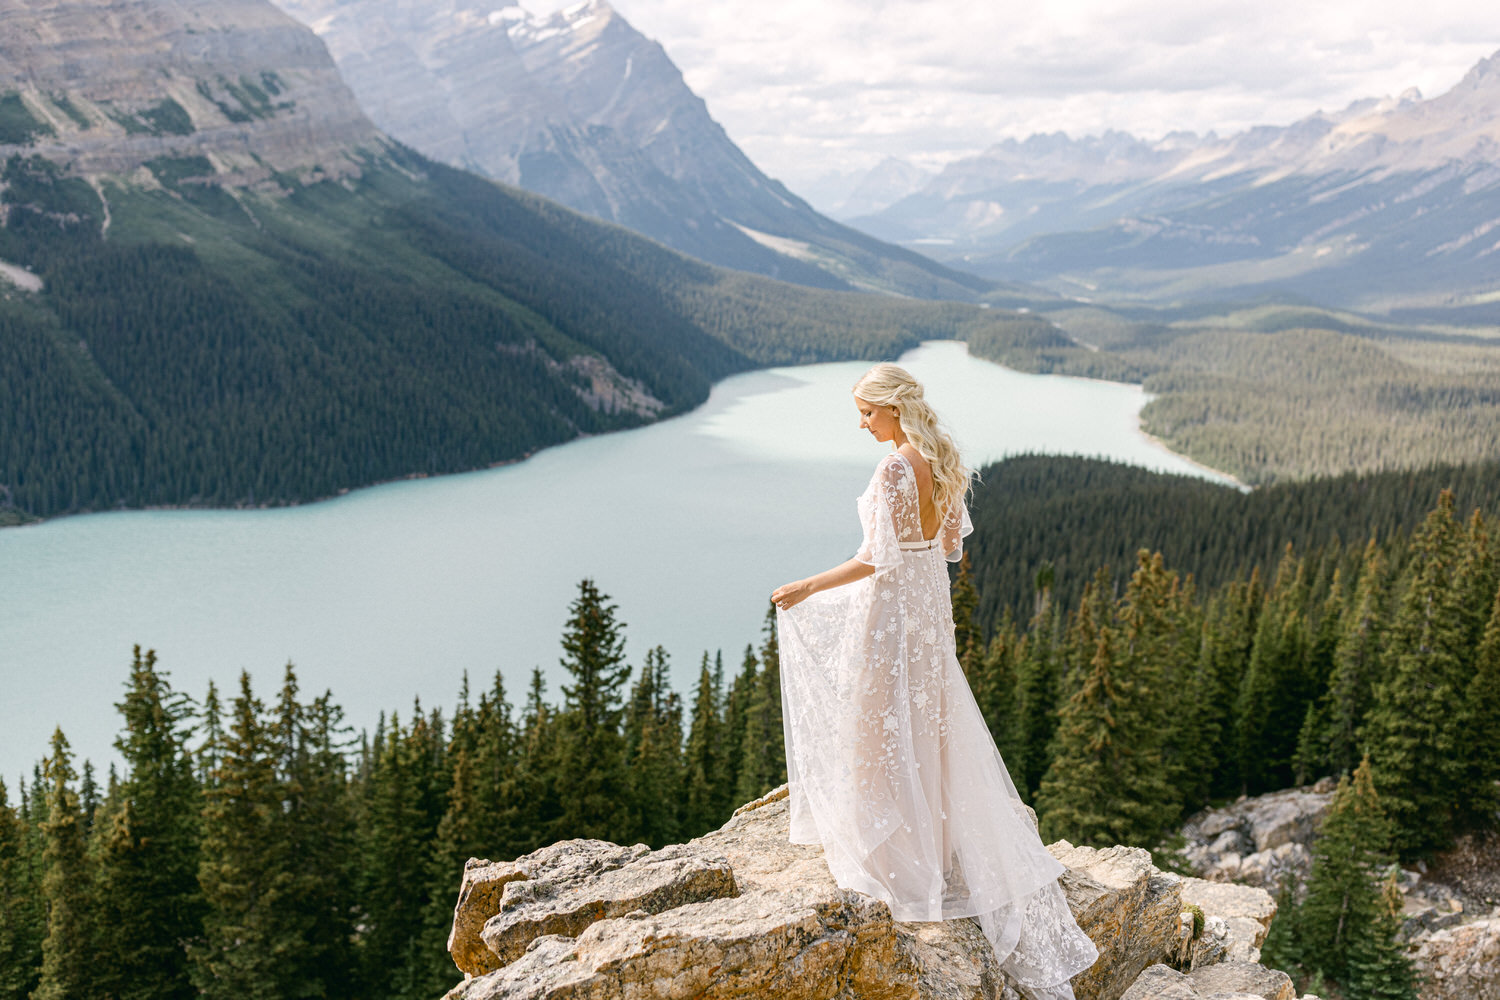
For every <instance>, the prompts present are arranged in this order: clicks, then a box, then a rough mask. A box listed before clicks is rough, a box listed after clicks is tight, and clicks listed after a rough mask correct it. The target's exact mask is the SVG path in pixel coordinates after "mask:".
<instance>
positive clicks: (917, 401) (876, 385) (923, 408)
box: [854, 363, 974, 517]
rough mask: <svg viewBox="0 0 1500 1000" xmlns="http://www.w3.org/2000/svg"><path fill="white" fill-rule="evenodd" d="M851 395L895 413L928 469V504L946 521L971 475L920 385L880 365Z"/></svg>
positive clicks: (897, 370) (893, 367) (891, 367)
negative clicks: (929, 470) (930, 501)
mask: <svg viewBox="0 0 1500 1000" xmlns="http://www.w3.org/2000/svg"><path fill="white" fill-rule="evenodd" d="M854 395H855V397H856V398H858V399H862V400H864V401H865V402H866V403H878V404H879V405H881V406H889V407H892V408H894V409H895V411H896V419H897V420H899V421H900V422H901V431H902V433H904V434H905V435H906V439H907V440H908V441H910V442H911V443H912V444H913V445H915V446H916V449H917V451H918V452H920V453H921V455H922V457H923V458H925V459H927V464H928V465H929V466H931V467H932V503H933V506H934V507H936V508H937V509H938V511H939V513H941V514H942V515H943V516H945V517H946V516H947V514H948V510H949V508H950V507H952V506H953V504H954V503H956V502H957V501H959V500H960V499H962V498H963V496H964V495H965V494H967V493H968V492H969V486H970V483H971V481H972V479H973V475H974V473H973V471H972V470H971V469H970V468H969V467H968V466H967V465H964V463H963V458H962V457H961V456H960V455H959V453H958V446H957V445H955V444H954V443H953V439H952V438H951V437H949V436H948V432H947V430H945V429H944V428H943V425H942V422H941V421H939V420H938V415H937V413H936V412H934V411H933V409H932V406H931V405H930V404H929V403H928V402H927V400H926V399H925V398H923V395H922V383H920V382H918V381H917V380H916V379H914V378H912V377H911V373H910V372H908V371H907V370H906V369H905V368H902V367H901V366H900V365H893V364H889V363H881V364H878V365H876V366H875V367H874V368H871V369H870V370H869V371H867V372H865V373H864V375H862V376H861V377H860V380H859V381H858V382H856V383H854Z"/></svg>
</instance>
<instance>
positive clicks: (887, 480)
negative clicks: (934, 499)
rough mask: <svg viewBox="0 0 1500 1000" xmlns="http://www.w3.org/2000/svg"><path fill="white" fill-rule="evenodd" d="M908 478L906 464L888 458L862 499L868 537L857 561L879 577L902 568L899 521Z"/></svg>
mask: <svg viewBox="0 0 1500 1000" xmlns="http://www.w3.org/2000/svg"><path fill="white" fill-rule="evenodd" d="M908 475H910V473H909V472H908V471H907V465H906V463H905V462H902V461H900V460H899V459H896V458H895V456H891V457H888V458H886V459H885V460H884V461H882V462H881V463H880V467H879V468H877V469H876V470H875V476H874V478H872V479H871V480H870V485H869V486H867V487H866V488H865V491H864V493H863V494H861V495H860V498H859V521H860V526H861V527H862V528H863V529H864V534H865V537H864V542H863V544H861V545H860V547H859V551H858V552H856V553H855V554H854V558H856V559H858V560H859V561H860V562H862V563H869V564H870V565H871V566H874V567H875V572H877V573H879V572H880V571H881V570H887V569H891V568H893V567H896V566H899V565H901V546H900V545H899V544H898V543H899V541H900V538H899V535H898V532H897V528H896V518H897V515H898V511H899V510H900V509H901V504H902V503H903V501H904V499H905V493H904V491H905V489H906V478H907V476H908Z"/></svg>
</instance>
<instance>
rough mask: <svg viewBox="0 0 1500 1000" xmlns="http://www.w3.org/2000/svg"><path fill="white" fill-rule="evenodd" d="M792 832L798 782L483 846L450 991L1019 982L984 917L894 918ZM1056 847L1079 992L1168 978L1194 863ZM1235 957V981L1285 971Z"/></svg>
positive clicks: (967, 988)
mask: <svg viewBox="0 0 1500 1000" xmlns="http://www.w3.org/2000/svg"><path fill="white" fill-rule="evenodd" d="M788 835H789V814H788V808H787V802H786V791H785V789H784V788H782V789H778V790H777V791H776V792H773V793H772V794H771V795H769V796H767V797H766V798H764V799H761V800H758V801H757V802H754V803H751V804H749V805H748V806H746V807H743V808H742V809H741V810H740V811H739V812H737V813H736V814H735V816H734V818H733V819H731V820H730V821H729V822H728V823H727V824H725V825H724V827H723V828H721V829H719V830H716V831H714V832H712V833H709V834H707V835H706V836H703V837H700V838H698V839H697V840H694V841H692V842H691V843H689V844H685V845H675V846H673V847H668V848H665V849H663V850H661V851H655V852H653V851H649V850H647V849H646V848H645V847H644V846H640V845H637V846H635V847H619V846H617V845H612V844H606V843H603V842H599V841H566V842H563V843H560V844H555V845H553V846H551V847H548V848H545V849H543V850H541V851H538V852H535V853H534V854H531V855H527V856H526V857H524V858H520V859H518V860H516V861H515V862H505V863H491V862H487V861H471V862H470V863H469V865H468V866H467V867H466V869H465V872H464V880H463V886H462V889H461V891H460V897H459V901H458V905H457V907H456V909H455V914H454V930H453V934H452V936H451V938H450V950H451V951H452V954H453V957H454V960H455V962H456V963H457V965H458V966H459V968H460V969H461V970H462V971H463V972H464V973H465V979H464V981H463V982H462V983H460V984H459V985H458V986H456V987H455V988H454V989H453V990H452V991H451V992H450V994H449V998H450V1000H499V998H502V997H503V998H506V1000H552V998H562V997H582V996H587V997H589V998H590V1000H626V998H630V1000H646V998H649V1000H675V998H682V1000H689V998H694V1000H696V998H702V1000H718V998H723V1000H727V998H730V997H734V998H757V997H764V998H767V1000H770V998H776V1000H835V998H838V1000H1018V998H1019V994H1018V993H1017V992H1016V991H1015V989H1014V988H1013V987H1012V986H1011V985H1010V984H1008V983H1007V982H1006V979H1005V976H1004V974H1003V973H1002V972H1001V970H1000V968H999V966H998V963H997V962H996V961H995V957H994V954H993V952H992V951H991V949H990V947H989V944H988V942H987V941H986V940H985V939H984V937H983V935H982V934H981V932H980V931H979V928H978V927H977V925H975V923H974V922H973V921H971V920H952V921H946V922H942V923H903V922H899V921H896V920H893V919H892V917H891V913H890V909H889V908H888V907H887V906H886V905H885V904H884V903H881V902H878V901H876V900H874V899H872V898H870V897H868V896H864V895H862V894H860V893H857V892H853V891H850V890H845V889H841V888H839V887H838V885H837V884H836V883H835V882H834V881H833V877H832V876H831V875H830V874H829V871H828V866H827V864H826V863H825V862H824V860H823V854H822V850H821V848H818V847H811V846H805V845H796V844H792V843H790V842H789V839H788ZM1050 849H1051V851H1052V853H1053V855H1054V856H1055V857H1057V858H1058V859H1059V860H1060V861H1062V862H1063V864H1064V865H1065V866H1067V872H1066V874H1065V875H1064V876H1063V879H1062V885H1063V889H1064V891H1065V893H1066V895H1067V898H1068V902H1069V905H1070V907H1071V908H1072V910H1073V912H1074V915H1075V917H1076V918H1077V919H1078V921H1079V924H1080V926H1081V927H1082V928H1083V929H1084V930H1085V931H1086V932H1087V933H1088V934H1089V936H1090V937H1091V938H1093V940H1094V942H1095V943H1096V944H1097V945H1098V946H1099V949H1100V954H1101V958H1100V960H1099V962H1098V963H1096V964H1095V966H1094V967H1093V968H1092V969H1090V970H1088V971H1087V972H1085V973H1084V974H1082V975H1080V976H1079V977H1077V978H1076V979H1075V981H1074V987H1075V990H1076V992H1077V995H1078V998H1079V1000H1118V998H1119V997H1121V996H1125V995H1130V996H1133V997H1136V998H1137V1000H1142V998H1145V997H1150V996H1154V995H1155V994H1152V993H1149V992H1140V991H1139V990H1137V992H1136V993H1130V992H1129V991H1131V990H1132V989H1135V988H1136V987H1137V986H1138V985H1140V984H1141V981H1142V979H1143V972H1145V971H1146V970H1150V969H1152V968H1154V967H1157V966H1158V963H1162V962H1164V961H1167V960H1168V959H1169V958H1170V957H1171V956H1172V955H1173V954H1174V953H1176V952H1178V951H1179V941H1178V937H1179V933H1180V929H1181V927H1182V915H1183V903H1182V899H1181V893H1182V880H1181V879H1179V878H1178V877H1177V876H1175V875H1171V874H1168V873H1164V872H1162V871H1160V870H1158V869H1157V868H1156V867H1155V866H1154V865H1152V863H1151V856H1150V854H1148V853H1147V852H1146V851H1144V850H1141V849H1139V848H1128V847H1115V848H1108V849H1104V850H1095V849H1092V848H1087V847H1074V846H1072V845H1070V844H1067V843H1066V842H1059V843H1058V844H1054V845H1052V847H1051V848H1050ZM1262 895H1264V894H1262ZM1220 902H1221V899H1220V897H1210V898H1206V899H1205V903H1206V905H1207V906H1210V907H1212V906H1215V905H1218V904H1219V903H1220ZM1226 909H1227V910H1228V911H1232V912H1236V913H1237V912H1240V911H1242V910H1245V909H1246V905H1245V902H1244V901H1243V900H1239V901H1237V905H1236V906H1235V907H1227V908H1226ZM1262 909H1264V907H1262ZM1272 909H1273V910H1274V907H1272ZM1213 919H1216V920H1218V921H1219V922H1220V923H1225V922H1226V920H1225V918H1223V917H1219V916H1215V917H1214V918H1213ZM1188 925H1189V927H1191V925H1192V920H1191V917H1189V920H1188ZM1233 966H1234V969H1235V970H1238V971H1236V975H1238V976H1239V977H1240V978H1239V979H1236V981H1237V982H1238V981H1244V982H1252V981H1254V982H1260V981H1262V980H1265V979H1266V978H1267V977H1271V978H1274V976H1275V975H1279V974H1273V973H1271V972H1269V970H1265V969H1262V968H1261V967H1260V966H1258V965H1253V964H1251V963H1233ZM1239 966H1244V968H1243V969H1240V968H1239ZM1209 967H1210V966H1209V964H1208V963H1207V962H1206V961H1205V962H1204V963H1200V966H1199V967H1197V968H1193V969H1192V970H1191V971H1190V973H1189V974H1188V975H1189V976H1198V977H1200V978H1202V977H1203V976H1205V975H1206V973H1205V971H1204V970H1205V969H1207V968H1209ZM1253 970H1259V975H1260V976H1261V978H1260V979H1254V977H1253V976H1252V974H1251V973H1252V971H1253ZM1168 971H1170V970H1168ZM1174 975H1175V973H1174ZM1246 977H1249V978H1246ZM1282 979H1283V980H1284V979H1285V977H1284V976H1282ZM1190 981H1193V982H1196V980H1190ZM1214 982H1217V980H1214ZM1147 985H1149V984H1147ZM1145 988H1146V986H1141V989H1145ZM1215 989H1217V987H1215ZM1183 995H1184V996H1200V995H1201V996H1209V995H1210V994H1208V993H1201V994H1200V993H1193V994H1183ZM1215 995H1217V994H1215ZM1255 995H1265V996H1267V997H1276V998H1277V1000H1281V998H1280V995H1279V994H1271V993H1265V994H1255Z"/></svg>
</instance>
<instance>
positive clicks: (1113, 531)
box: [969, 455, 1500, 628]
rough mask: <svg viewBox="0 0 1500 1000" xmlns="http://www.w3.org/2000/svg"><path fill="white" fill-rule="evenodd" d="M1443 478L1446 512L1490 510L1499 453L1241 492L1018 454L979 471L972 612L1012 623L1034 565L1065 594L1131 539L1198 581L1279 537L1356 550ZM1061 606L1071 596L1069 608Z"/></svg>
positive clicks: (1415, 519) (1131, 546)
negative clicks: (1469, 461) (1452, 507)
mask: <svg viewBox="0 0 1500 1000" xmlns="http://www.w3.org/2000/svg"><path fill="white" fill-rule="evenodd" d="M1444 489H1449V490H1452V491H1453V495H1454V502H1455V504H1456V506H1457V507H1458V509H1459V510H1463V511H1467V510H1473V509H1474V508H1476V507H1478V508H1481V509H1483V510H1489V511H1493V510H1500V461H1490V462H1483V463H1480V464H1476V465H1433V466H1428V467H1427V468H1423V469H1416V470H1410V471H1401V472H1380V473H1373V474H1367V475H1358V474H1355V473H1348V474H1345V475H1341V476H1333V477H1329V478H1321V479H1310V480H1305V481H1297V482H1285V483H1277V484H1274V485H1271V486H1264V487H1261V488H1260V489H1257V490H1254V491H1252V492H1248V493H1245V492H1241V491H1239V490H1236V489H1233V488H1231V487H1227V486H1220V485H1218V484H1215V483H1211V482H1208V481H1205V480H1202V479H1196V478H1193V477H1190V476H1173V475H1165V474H1162V473H1157V472H1149V471H1147V470H1145V469H1141V468H1138V467H1135V466H1130V465H1122V464H1119V463H1117V462H1107V461H1100V460H1097V459H1086V458H1066V457H1056V456H1040V455H1031V456H1024V457H1020V458H1013V459H1008V460H1006V461H1004V462H997V463H995V464H993V465H990V466H987V467H985V468H984V469H982V470H981V481H980V483H979V485H977V486H976V487H975V490H974V497H973V503H972V505H971V507H972V511H971V512H972V515H973V519H974V528H975V531H974V535H973V536H972V538H971V539H970V541H969V553H970V557H971V560H972V566H973V574H974V581H975V585H976V587H977V589H978V591H979V593H980V595H981V597H980V603H979V606H978V608H977V610H976V617H977V619H978V621H979V622H980V623H981V624H982V625H983V626H984V627H986V628H989V627H993V625H994V624H995V622H997V621H998V620H999V618H1000V616H1001V615H1002V614H1003V613H1005V612H1006V611H1009V612H1010V613H1011V614H1012V615H1014V616H1016V617H1017V618H1019V619H1022V620H1024V619H1025V618H1026V617H1028V616H1029V615H1030V614H1031V611H1032V608H1033V605H1034V603H1035V600H1036V589H1037V583H1038V574H1039V573H1041V574H1043V579H1044V580H1050V581H1051V583H1050V587H1051V589H1052V593H1053V594H1054V595H1056V599H1059V600H1063V601H1064V602H1067V601H1071V600H1073V599H1074V598H1075V596H1076V595H1078V594H1079V593H1080V592H1081V591H1082V589H1083V586H1084V584H1086V583H1087V582H1088V580H1089V578H1090V577H1091V576H1092V575H1093V573H1094V571H1095V570H1096V569H1098V568H1099V567H1101V566H1107V567H1109V569H1110V570H1111V571H1112V572H1113V573H1116V574H1124V573H1126V572H1128V571H1129V570H1130V569H1131V568H1132V567H1133V566H1134V565H1135V559H1136V553H1137V552H1138V551H1139V550H1141V549H1149V550H1151V551H1153V552H1160V553H1162V554H1163V556H1164V557H1165V558H1166V560H1167V564H1168V565H1170V566H1171V567H1172V568H1173V569H1175V570H1177V571H1178V572H1180V573H1182V574H1184V575H1191V576H1192V577H1193V579H1194V581H1195V583H1196V584H1197V586H1198V587H1199V588H1200V589H1209V588H1216V587H1219V586H1221V585H1223V584H1225V583H1228V582H1229V581H1230V580H1233V579H1236V578H1239V579H1245V578H1248V577H1249V575H1250V571H1251V570H1252V568H1254V567H1256V566H1261V567H1263V568H1266V569H1269V567H1271V566H1274V565H1275V564H1276V561H1277V560H1278V559H1279V558H1280V555H1281V552H1282V550H1283V549H1284V548H1285V547H1286V546H1287V545H1291V546H1292V547H1293V548H1294V549H1295V550H1296V551H1298V552H1307V551H1309V550H1311V549H1319V550H1322V549H1328V550H1330V551H1337V550H1339V549H1344V550H1347V551H1357V550H1359V549H1361V548H1363V546H1364V543H1365V542H1366V541H1368V540H1369V539H1370V538H1372V537H1379V538H1388V539H1395V538H1400V537H1402V536H1404V535H1406V534H1409V533H1410V532H1411V531H1412V530H1413V529H1415V528H1416V527H1417V525H1419V524H1420V523H1421V522H1422V518H1423V516H1425V514H1426V512H1427V510H1428V509H1429V508H1430V507H1431V505H1432V503H1433V501H1434V500H1435V498H1436V497H1437V495H1438V493H1440V492H1441V491H1442V490H1444ZM1070 606H1071V605H1070Z"/></svg>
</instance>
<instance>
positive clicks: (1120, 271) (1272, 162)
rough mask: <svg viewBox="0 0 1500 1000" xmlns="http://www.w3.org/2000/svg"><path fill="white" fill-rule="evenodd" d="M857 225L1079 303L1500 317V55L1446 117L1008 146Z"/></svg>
mask: <svg viewBox="0 0 1500 1000" xmlns="http://www.w3.org/2000/svg"><path fill="white" fill-rule="evenodd" d="M855 223H856V224H857V225H859V226H861V227H862V228H865V229H868V230H869V231H871V232H873V233H875V234H876V235H879V236H882V237H884V238H886V239H891V240H893V241H897V242H904V243H908V244H912V245H921V246H922V247H924V249H928V250H929V251H930V252H933V253H935V254H936V255H938V256H940V257H942V258H943V259H946V260H949V261H950V262H953V263H959V262H961V263H962V264H963V266H966V267H968V268H970V269H972V270H974V271H975V272H976V273H978V274H982V275H985V276H987V277H992V278H1007V279H1012V280H1024V281H1035V282H1038V283H1042V284H1046V285H1048V286H1049V287H1052V288H1054V289H1057V290H1068V291H1070V292H1071V293H1073V294H1078V295H1095V294H1097V295H1099V296H1103V297H1116V298H1120V297H1125V298H1143V299H1148V300H1158V301H1161V300H1176V301H1181V300H1191V299H1195V298H1204V297H1209V298H1226V297H1253V296H1263V295H1267V294H1270V295H1293V296H1304V297H1307V298H1310V299H1312V300H1315V301H1318V302H1321V303H1324V304H1327V305H1335V306H1342V307H1348V308H1355V309H1361V310H1365V311H1373V312H1389V313H1393V314H1398V315H1401V316H1403V317H1419V316H1442V317H1444V318H1450V319H1453V318H1459V319H1462V318H1478V319H1483V318H1486V317H1490V316H1492V315H1495V316H1500V313H1495V312H1494V306H1493V304H1492V300H1493V295H1492V293H1493V291H1494V285H1495V279H1496V277H1497V275H1500V255H1497V252H1500V244H1497V243H1496V242H1495V241H1496V239H1497V238H1500V232H1497V231H1496V230H1497V229H1500V54H1497V55H1496V56H1494V57H1491V58H1489V59H1486V60H1483V61H1481V62H1480V63H1479V64H1478V65H1476V66H1475V67H1474V68H1473V69H1472V70H1471V71H1470V72H1469V74H1468V75H1467V76H1466V77H1465V78H1464V79H1463V81H1462V82H1460V83H1459V84H1458V85H1457V86H1456V87H1454V88H1453V89H1452V90H1451V91H1449V92H1448V93H1446V94H1443V95H1441V96H1439V97H1436V98H1433V99H1431V100H1424V99H1422V97H1421V95H1420V94H1418V93H1417V92H1415V91H1408V92H1406V93H1404V94H1402V95H1401V96H1399V97H1397V98H1390V99H1385V100H1378V101H1377V100H1365V101H1360V102H1356V103H1355V104H1353V105H1350V106H1349V107H1348V108H1345V109H1344V110H1343V111H1340V112H1337V113H1333V114H1323V113H1319V114H1315V115H1312V116H1310V117H1308V118H1306V119H1303V120H1302V121H1299V122H1296V123H1294V124H1292V125H1289V126H1286V127H1269V126H1267V127H1259V128H1254V129H1250V130H1248V131H1246V132H1242V133H1238V134H1236V135H1232V136H1228V137H1224V138H1221V137H1218V136H1216V135H1213V134H1209V135H1207V136H1198V135H1193V134H1190V133H1177V134H1173V135H1169V136H1167V137H1166V138H1164V139H1162V140H1160V141H1157V142H1147V141H1144V140H1140V139H1137V138H1135V137H1132V136H1129V135H1124V134H1121V133H1108V134H1105V135H1103V136H1097V137H1089V138H1084V139H1070V138H1068V137H1067V136H1063V135H1056V134H1054V135H1042V136H1033V137H1031V138H1029V139H1027V140H1024V141H1007V142H1004V143H1001V144H998V145H996V146H994V147H992V148H991V149H989V150H987V151H986V152H985V153H984V154H982V155H980V156H976V157H972V158H969V159H966V160H962V161H959V162H957V163H954V164H951V165H950V166H949V167H947V168H946V169H945V170H944V171H943V172H942V173H941V174H940V175H939V176H938V177H936V178H935V179H933V180H932V181H931V182H929V183H928V184H927V185H925V186H924V187H923V188H922V190H921V191H919V192H917V193H915V194H913V195H911V196H909V197H907V198H905V199H903V200H901V201H899V202H897V203H895V204H893V205H891V206H889V207H887V208H886V209H884V210H882V211H880V212H878V213H875V214H872V215H868V216H865V217H862V218H860V219H857V220H855Z"/></svg>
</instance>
